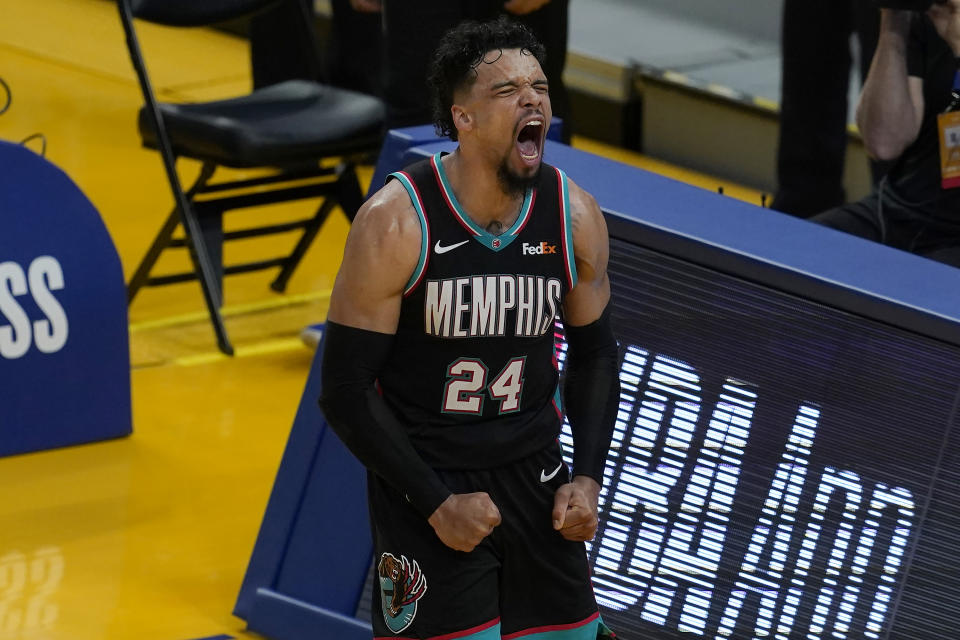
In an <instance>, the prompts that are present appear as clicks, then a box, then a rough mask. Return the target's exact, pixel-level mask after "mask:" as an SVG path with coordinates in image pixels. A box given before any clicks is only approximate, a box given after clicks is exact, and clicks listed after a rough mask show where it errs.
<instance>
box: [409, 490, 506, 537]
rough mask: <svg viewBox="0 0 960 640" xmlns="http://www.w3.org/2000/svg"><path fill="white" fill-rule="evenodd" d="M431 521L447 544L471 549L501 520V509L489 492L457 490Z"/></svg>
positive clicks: (431, 524)
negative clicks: (460, 491)
mask: <svg viewBox="0 0 960 640" xmlns="http://www.w3.org/2000/svg"><path fill="white" fill-rule="evenodd" d="M427 521H428V522H429V523H430V526H431V527H433V530H434V531H436V532H437V537H438V538H440V540H441V541H442V542H443V544H445V545H447V546H448V547H450V548H451V549H456V550H457V551H468V552H469V551H473V549H474V547H476V546H477V545H478V544H480V542H481V541H482V540H483V539H484V538H486V537H487V536H488V535H490V533H491V532H492V531H493V528H494V527H496V526H497V525H499V524H500V510H499V509H497V505H495V504H493V500H491V499H490V496H489V495H487V494H486V493H482V492H481V493H459V494H458V493H454V494H451V495H450V497H448V498H447V499H446V500H444V501H443V502H442V503H441V504H440V506H439V507H437V510H436V511H434V512H433V514H431V516H430V518H429V519H428V520H427Z"/></svg>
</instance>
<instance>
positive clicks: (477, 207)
mask: <svg viewBox="0 0 960 640" xmlns="http://www.w3.org/2000/svg"><path fill="white" fill-rule="evenodd" d="M441 162H443V168H444V171H445V172H446V174H447V178H448V179H449V181H450V186H451V188H452V189H453V192H454V193H455V194H456V196H457V200H459V201H460V204H461V205H462V206H463V208H464V209H465V213H466V214H467V215H468V216H470V219H471V220H473V221H474V222H475V223H476V224H477V225H478V226H480V227H482V228H483V229H486V230H487V231H488V232H489V233H492V234H494V235H498V234H499V233H502V232H503V231H506V230H507V229H508V228H509V227H510V225H512V224H513V223H514V222H515V221H516V219H517V216H518V215H519V214H520V205H521V204H523V197H524V195H525V194H523V193H519V194H517V193H506V192H505V191H504V189H503V185H502V184H501V182H500V180H499V178H498V177H497V170H496V168H495V167H494V168H491V167H490V166H489V165H487V164H484V163H482V162H481V161H479V159H476V158H472V157H471V156H470V155H469V154H465V153H464V152H463V151H462V150H461V149H460V148H457V150H456V151H454V152H453V153H451V154H450V155H447V156H444V157H443V158H442V160H441Z"/></svg>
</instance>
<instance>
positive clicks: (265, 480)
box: [0, 0, 759, 640]
mask: <svg viewBox="0 0 960 640" xmlns="http://www.w3.org/2000/svg"><path fill="white" fill-rule="evenodd" d="M0 16H2V20H0V77H2V78H3V79H4V80H5V81H6V82H7V84H9V86H10V88H11V90H12V92H13V100H12V104H11V106H10V109H9V111H7V112H6V113H5V114H3V115H0V137H2V138H3V139H5V140H13V141H17V140H21V139H23V138H25V137H27V136H28V135H30V134H33V133H37V132H40V133H43V134H44V136H45V137H46V140H47V153H46V157H47V158H48V159H49V160H50V161H51V162H53V163H54V164H56V165H57V166H59V167H60V168H62V169H63V170H64V171H66V173H67V174H68V175H69V176H70V177H71V178H72V179H73V180H74V181H75V182H76V183H77V184H78V185H79V186H80V188H81V189H82V190H83V191H84V192H85V193H86V195H87V196H88V197H89V198H90V200H91V201H92V202H93V203H94V205H95V206H96V207H97V208H98V210H99V211H100V212H101V215H102V216H103V218H104V221H105V223H106V225H107V228H108V230H109V231H110V234H111V236H112V238H113V240H114V243H115V244H116V247H117V251H118V252H119V254H120V257H121V259H122V262H123V266H124V271H125V273H126V274H127V275H129V274H130V272H131V271H132V270H133V268H134V267H135V266H136V264H137V262H138V261H139V259H140V257H141V256H142V254H143V252H144V251H145V250H146V248H147V246H148V244H149V243H150V241H151V240H152V238H153V236H154V234H155V233H156V231H157V229H158V228H159V226H160V224H161V222H162V220H163V219H164V217H165V216H166V214H167V212H168V211H169V209H170V207H171V206H172V198H171V197H170V195H169V192H168V191H167V189H166V186H165V178H164V175H163V173H162V168H161V164H160V161H159V158H158V156H157V155H156V154H154V153H153V152H149V151H145V150H142V149H141V148H140V146H139V141H138V138H137V134H136V130H135V117H136V111H137V109H138V107H139V105H140V102H141V98H140V94H139V90H138V88H137V85H136V82H135V78H134V75H133V72H132V68H131V66H130V63H129V60H128V57H127V54H126V50H125V47H124V45H123V34H122V31H121V28H120V24H119V20H118V18H117V15H116V8H115V6H114V5H113V3H112V2H107V1H104V0H30V1H29V2H24V1H22V0H0ZM141 27H142V28H141V31H140V33H141V36H142V38H143V46H144V49H145V52H146V56H147V60H148V63H150V67H151V72H152V74H153V80H154V83H155V87H156V89H157V91H158V93H159V94H160V96H161V97H162V98H163V99H171V100H190V99H206V98H210V97H220V96H228V95H232V94H236V93H240V92H243V91H246V90H247V88H248V87H249V84H250V80H249V74H248V68H249V62H248V58H247V56H248V52H247V48H246V45H245V43H244V42H243V41H241V40H239V39H236V38H233V37H231V36H227V35H223V34H219V33H214V32H212V31H207V30H184V31H174V30H171V29H166V28H160V27H151V26H150V25H141ZM0 100H2V96H0ZM577 145H578V146H580V147H582V148H585V149H588V150H591V151H595V152H598V153H603V154H605V155H608V156H611V157H614V158H615V159H619V160H622V161H625V162H630V163H633V164H637V165H640V166H644V167H646V168H649V169H651V170H654V171H659V172H662V173H666V174H667V175H671V176H672V177H675V178H678V179H682V180H685V181H687V182H691V183H693V184H698V185H701V186H704V187H705V188H710V189H715V188H716V186H717V185H719V184H723V183H721V182H719V181H716V180H713V179H711V178H709V177H706V176H701V175H697V174H693V173H690V172H685V171H683V170H680V169H676V168H673V167H669V166H667V165H664V164H662V163H657V162H655V161H652V160H649V159H646V158H642V157H640V156H636V155H634V154H627V153H624V152H621V151H619V150H616V149H613V148H610V147H605V146H603V145H599V144H596V143H591V142H590V141H587V140H578V141H577ZM31 146H32V148H35V149H36V148H38V145H36V144H35V143H31ZM181 170H182V175H183V176H185V177H187V178H188V179H189V178H190V177H192V176H193V175H194V174H195V172H196V170H197V167H196V166H193V165H190V164H189V163H184V164H183V166H182V167H181ZM370 173H371V172H370V169H369V168H367V169H366V170H365V172H364V173H363V176H362V177H363V178H364V179H365V180H369V176H370ZM724 186H725V189H726V192H727V193H728V194H730V195H732V196H734V197H741V198H744V199H748V200H751V201H753V202H756V201H758V199H759V194H757V193H755V192H752V191H750V190H749V189H744V188H742V187H737V186H736V185H731V184H725V185H724ZM309 207H310V205H309V204H300V205H287V206H282V207H275V211H270V212H268V213H269V215H271V216H274V217H275V218H274V219H281V218H283V217H285V216H288V217H289V216H294V217H296V216H297V215H298V214H301V215H302V214H303V213H306V212H308V211H309ZM260 213H263V212H254V214H255V215H256V214H260ZM243 215H247V214H243ZM346 231H347V225H346V223H345V222H344V220H343V217H342V216H336V217H334V218H331V220H330V221H329V222H328V223H327V225H326V226H325V228H324V230H323V231H322V233H321V234H320V236H319V238H318V240H317V241H316V243H315V244H314V246H313V247H312V249H311V251H310V252H309V254H308V256H307V258H306V260H305V262H304V264H303V265H302V266H301V267H300V268H299V270H298V271H297V273H296V275H295V276H294V278H293V280H292V281H291V283H290V288H289V291H288V292H287V294H285V295H282V296H281V295H277V294H274V293H272V292H271V291H270V290H269V289H268V288H267V284H268V283H269V280H270V278H271V275H270V274H267V273H260V274H250V275H244V276H235V277H232V278H230V279H228V280H227V283H226V287H225V288H226V292H225V294H226V306H227V310H226V315H227V325H228V329H229V331H230V334H231V338H232V339H233V341H234V344H235V346H236V347H237V356H236V357H234V358H232V359H228V358H224V357H221V356H220V355H219V354H218V352H217V351H216V348H215V342H214V339H213V335H212V331H211V329H210V327H209V324H208V322H207V320H206V315H205V313H204V311H203V303H202V297H201V295H200V292H199V287H198V286H197V285H196V284H195V283H188V284H183V285H176V286H169V287H163V288H159V289H148V290H144V291H142V292H141V293H140V295H139V296H138V297H137V299H136V300H135V301H134V303H133V305H132V306H131V308H130V338H131V379H132V393H133V424H134V433H133V435H132V436H131V437H129V438H125V439H121V440H116V441H111V442H104V443H98V444H91V445H85V446H79V447H71V448H67V449H61V450H56V451H47V452H41V453H34V454H28V455H21V456H14V457H9V458H4V459H0V522H2V523H3V524H2V526H0V640H14V639H16V640H21V639H22V640H114V639H118V640H119V639H122V640H126V639H134V638H135V639H137V640H187V639H193V638H206V637H210V636H217V635H224V634H225V635H230V636H234V637H237V638H247V637H253V634H249V633H246V632H244V631H243V627H244V624H243V621H242V620H239V619H237V618H234V617H232V616H231V613H230V612H231V610H232V607H233V603H234V600H235V598H236V595H237V591H238V588H239V585H240V581H241V579H242V577H243V573H244V571H245V569H246V564H247V560H248V558H249V555H250V551H251V549H252V547H253V543H254V540H255V537H256V534H257V530H258V527H259V524H260V519H261V517H262V515H263V510H264V507H265V505H266V501H267V498H268V495H269V492H270V489H271V486H272V483H273V478H274V474H275V472H276V469H277V465H278V463H279V460H280V456H281V453H282V449H283V446H284V444H285V442H286V437H287V433H288V431H289V428H290V425H291V424H292V421H293V418H294V414H295V411H296V408H297V404H298V402H299V398H300V394H301V391H302V388H303V385H304V383H305V381H306V376H307V372H308V370H309V366H310V363H311V359H312V352H311V351H310V350H308V349H307V348H305V347H304V346H303V344H302V343H301V342H300V340H299V338H298V333H299V331H300V329H301V328H302V327H303V326H304V325H306V324H309V323H312V322H317V321H321V320H323V318H324V317H325V314H326V304H327V298H328V296H329V290H330V287H331V285H332V282H333V278H334V275H335V272H336V268H337V265H338V264H339V261H340V258H341V255H342V253H341V251H342V249H341V248H342V245H343V241H344V238H345V235H346ZM263 242H264V241H263V240H260V241H259V243H261V244H262V243H263ZM289 242H290V238H279V239H277V240H276V243H284V244H285V245H286V243H289ZM258 246H259V245H257V246H254V245H253V243H250V244H247V245H244V246H240V247H239V248H234V247H230V248H228V259H230V258H234V259H236V258H238V257H242V258H252V257H255V256H257V255H259V251H260V249H259V248H258ZM0 260H2V256H0ZM176 262H177V261H176V260H172V261H170V262H168V263H167V264H169V265H171V266H174V267H175V266H176ZM0 364H2V363H0ZM0 411H2V405H0ZM0 418H2V416H0ZM0 434H2V432H0Z"/></svg>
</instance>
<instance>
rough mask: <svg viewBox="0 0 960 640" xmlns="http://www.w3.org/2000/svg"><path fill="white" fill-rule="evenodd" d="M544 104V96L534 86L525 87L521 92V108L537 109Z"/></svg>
mask: <svg viewBox="0 0 960 640" xmlns="http://www.w3.org/2000/svg"><path fill="white" fill-rule="evenodd" d="M542 102H543V95H542V94H541V93H540V92H539V91H537V90H536V89H534V88H533V86H532V85H529V84H528V85H525V86H524V87H523V89H521V91H520V106H522V107H524V108H537V107H539V106H540V104H541V103H542Z"/></svg>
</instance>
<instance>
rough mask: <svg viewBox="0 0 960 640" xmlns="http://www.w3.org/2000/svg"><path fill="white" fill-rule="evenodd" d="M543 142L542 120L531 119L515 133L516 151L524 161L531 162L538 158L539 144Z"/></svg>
mask: <svg viewBox="0 0 960 640" xmlns="http://www.w3.org/2000/svg"><path fill="white" fill-rule="evenodd" d="M542 143H543V120H540V119H536V120H531V121H530V122H528V123H526V124H525V125H523V126H522V127H520V132H519V133H518V134H517V151H519V152H520V158H522V159H523V161H524V162H526V163H529V164H532V163H534V162H536V161H537V160H539V159H540V145H541V144H542Z"/></svg>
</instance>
